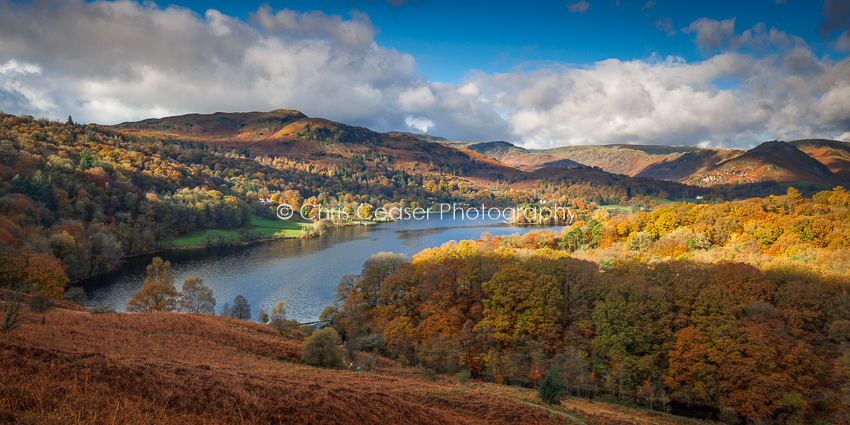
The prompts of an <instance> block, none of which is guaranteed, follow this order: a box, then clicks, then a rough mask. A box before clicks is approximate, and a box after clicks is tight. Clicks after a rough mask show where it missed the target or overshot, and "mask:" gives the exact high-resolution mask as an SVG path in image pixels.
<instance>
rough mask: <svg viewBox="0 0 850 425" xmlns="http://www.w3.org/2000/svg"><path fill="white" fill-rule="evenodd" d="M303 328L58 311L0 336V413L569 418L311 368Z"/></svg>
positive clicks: (28, 417)
mask: <svg viewBox="0 0 850 425" xmlns="http://www.w3.org/2000/svg"><path fill="white" fill-rule="evenodd" d="M302 338H303V334H300V333H299V332H297V331H296V332H293V334H292V335H284V336H280V335H279V334H278V333H277V332H276V331H274V330H273V329H271V328H270V327H269V326H264V325H261V324H259V323H255V322H245V321H241V320H236V319H231V318H223V317H214V316H207V315H194V314H193V315H189V314H178V313H144V314H126V313H111V314H101V315H91V314H88V313H86V312H84V311H68V310H63V309H56V310H52V311H50V312H48V313H47V314H46V321H45V322H44V323H43V324H41V321H40V320H32V321H30V322H28V323H26V324H24V325H23V326H22V327H21V328H19V329H16V330H14V331H13V332H11V333H9V334H8V335H5V336H3V337H2V338H0V423H22V424H27V423H39V424H41V423H45V424H53V423H56V424H59V423H78V424H89V423H91V424H95V423H97V424H100V423H116V424H133V423H161V424H175V425H187V424H195V423H198V424H201V423H220V424H246V423H248V424H251V423H257V424H259V423H263V424H265V423H288V424H301V423H303V424H323V423H350V424H374V423H411V424H429V423H456V424H483V423H537V424H563V423H564V421H563V418H555V417H551V416H550V415H549V414H547V413H546V412H543V411H540V410H539V409H537V408H531V407H529V406H527V405H524V404H522V403H519V402H517V401H513V400H507V399H505V398H503V397H499V396H494V395H492V394H489V393H487V392H466V391H462V392H456V391H454V390H456V388H454V386H453V384H452V383H451V382H441V381H447V379H443V380H441V381H438V382H430V381H427V382H426V381H424V380H422V379H420V378H419V377H418V374H417V373H416V371H415V369H413V368H407V369H403V370H402V369H399V370H396V369H392V370H390V371H382V370H378V371H376V372H371V373H357V372H351V371H349V370H347V368H340V369H334V370H327V369H317V368H312V367H309V366H304V365H301V364H299V363H298V362H297V360H298V358H299V357H300V352H301V344H302ZM280 357H283V358H284V359H286V360H287V361H283V362H282V361H280V360H279V358H280ZM384 361H385V362H386V363H388V364H390V365H392V366H393V367H394V368H395V367H397V365H396V363H395V362H392V361H390V360H384ZM376 363H378V362H376ZM434 395H436V397H434Z"/></svg>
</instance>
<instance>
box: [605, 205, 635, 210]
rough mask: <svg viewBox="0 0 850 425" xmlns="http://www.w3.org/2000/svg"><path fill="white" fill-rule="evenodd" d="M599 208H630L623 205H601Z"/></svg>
mask: <svg viewBox="0 0 850 425" xmlns="http://www.w3.org/2000/svg"><path fill="white" fill-rule="evenodd" d="M599 208H604V209H606V210H628V209H629V207H624V206H622V205H600V206H599Z"/></svg>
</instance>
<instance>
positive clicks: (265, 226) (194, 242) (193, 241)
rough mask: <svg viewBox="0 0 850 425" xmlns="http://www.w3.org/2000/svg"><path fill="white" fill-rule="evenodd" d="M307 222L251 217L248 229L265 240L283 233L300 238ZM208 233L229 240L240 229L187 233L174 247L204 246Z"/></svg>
mask: <svg viewBox="0 0 850 425" xmlns="http://www.w3.org/2000/svg"><path fill="white" fill-rule="evenodd" d="M308 223H309V222H307V221H301V220H295V219H290V220H269V219H266V218H260V217H257V216H253V217H251V224H250V225H249V226H248V227H247V229H248V230H255V229H256V230H259V231H260V232H261V233H262V235H263V236H262V237H263V238H271V237H273V236H274V234H275V233H276V232H279V231H281V230H282V231H283V233H284V234H285V235H286V236H298V235H300V234H301V225H303V224H308ZM207 232H212V233H214V234H217V235H221V236H224V237H227V238H231V237H233V236H234V235H237V234H238V233H239V229H216V230H199V231H197V232H191V233H186V234H185V235H180V236H178V237H176V238H174V246H175V247H181V246H199V245H204V235H206V234H207Z"/></svg>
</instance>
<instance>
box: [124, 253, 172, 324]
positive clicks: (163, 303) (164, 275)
mask: <svg viewBox="0 0 850 425" xmlns="http://www.w3.org/2000/svg"><path fill="white" fill-rule="evenodd" d="M179 295H180V294H179V293H178V292H177V289H175V288H174V276H172V275H171V263H170V262H168V261H162V258H159V257H156V258H154V259H153V261H152V262H151V264H150V265H149V266H148V275H147V277H146V278H145V286H143V287H142V289H141V290H140V291H139V292H136V294H135V295H133V298H131V299H130V301H129V302H128V303H127V311H129V312H152V311H174V310H176V309H177V297H178V296H179Z"/></svg>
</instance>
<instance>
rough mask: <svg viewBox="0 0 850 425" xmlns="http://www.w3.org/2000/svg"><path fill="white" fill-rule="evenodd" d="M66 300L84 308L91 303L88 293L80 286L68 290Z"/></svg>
mask: <svg viewBox="0 0 850 425" xmlns="http://www.w3.org/2000/svg"><path fill="white" fill-rule="evenodd" d="M65 299H66V300H68V301H70V302H72V303H77V304H79V305H83V306H84V305H86V303H88V302H89V299H88V297H86V291H85V290H84V289H83V288H80V287H79V286H72V287H70V288H68V290H67V291H65Z"/></svg>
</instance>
